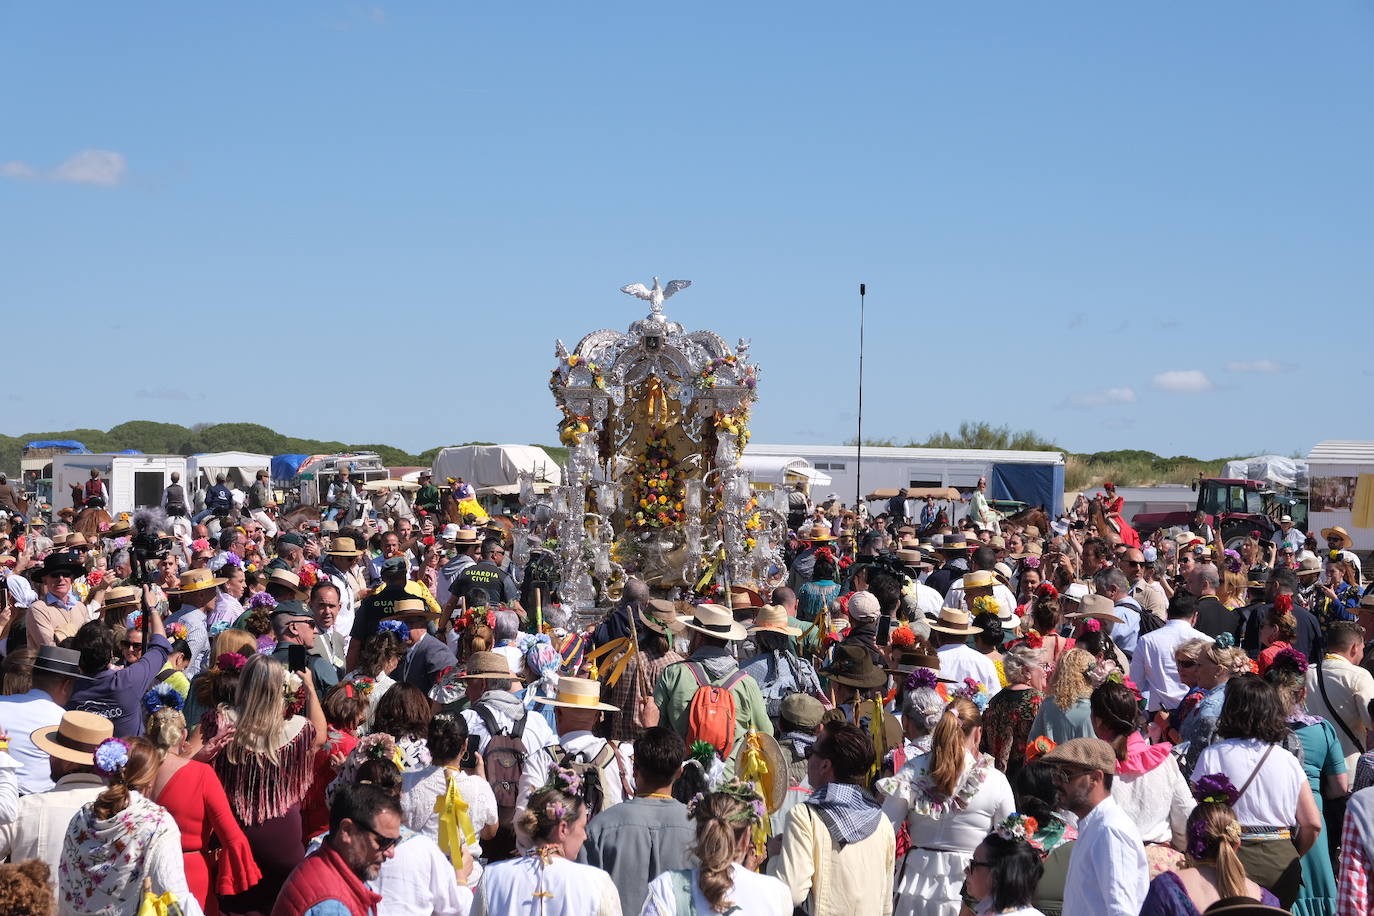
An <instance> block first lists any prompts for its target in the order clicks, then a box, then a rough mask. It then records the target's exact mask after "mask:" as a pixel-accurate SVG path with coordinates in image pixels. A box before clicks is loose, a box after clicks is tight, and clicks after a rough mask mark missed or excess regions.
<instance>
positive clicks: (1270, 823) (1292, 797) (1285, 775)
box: [1079, 738, 1308, 839]
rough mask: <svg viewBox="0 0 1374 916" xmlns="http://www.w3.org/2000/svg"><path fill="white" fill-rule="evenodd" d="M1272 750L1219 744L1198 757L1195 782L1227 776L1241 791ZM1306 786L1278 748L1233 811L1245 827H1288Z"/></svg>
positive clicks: (1241, 741)
mask: <svg viewBox="0 0 1374 916" xmlns="http://www.w3.org/2000/svg"><path fill="white" fill-rule="evenodd" d="M1269 747H1270V745H1268V744H1265V743H1264V742H1263V741H1257V740H1255V739H1253V738H1227V739H1225V740H1224V741H1217V742H1215V743H1213V744H1210V745H1208V746H1207V748H1206V749H1205V750H1203V752H1202V753H1201V754H1199V755H1198V758H1197V765H1196V766H1195V767H1193V775H1192V780H1193V782H1197V781H1198V780H1199V779H1201V778H1202V777H1203V776H1207V775H1209V774H1211V773H1225V774H1226V775H1227V776H1228V777H1230V780H1231V783H1232V784H1233V785H1234V786H1235V787H1236V788H1237V789H1239V788H1240V787H1241V786H1243V785H1245V781H1246V780H1247V779H1249V778H1250V774H1251V773H1254V772H1255V768H1256V767H1257V766H1259V762H1260V758H1261V757H1263V756H1264V752H1265V751H1267V750H1269ZM1307 784H1308V783H1307V776H1306V775H1305V774H1304V773H1303V769H1302V764H1301V763H1299V762H1298V758H1297V757H1294V756H1293V755H1292V753H1290V752H1289V751H1286V750H1284V749H1283V748H1282V747H1278V746H1275V747H1274V750H1273V751H1272V752H1271V753H1270V754H1269V756H1268V758H1266V759H1265V761H1264V766H1263V767H1262V768H1261V769H1260V771H1259V775H1258V776H1256V777H1255V778H1254V780H1253V781H1252V782H1251V783H1250V787H1249V788H1247V789H1246V790H1245V794H1244V795H1242V796H1241V797H1240V798H1239V799H1237V800H1236V803H1235V804H1234V805H1232V806H1231V808H1232V810H1234V811H1235V812H1236V820H1238V821H1240V825H1241V826H1242V827H1289V826H1292V824H1293V822H1294V820H1295V819H1296V817H1297V815H1296V812H1297V810H1298V796H1299V795H1301V794H1302V787H1303V786H1305V785H1307ZM1079 839H1082V837H1081V836H1080V837H1079Z"/></svg>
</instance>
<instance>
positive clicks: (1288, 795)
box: [1192, 738, 1308, 827]
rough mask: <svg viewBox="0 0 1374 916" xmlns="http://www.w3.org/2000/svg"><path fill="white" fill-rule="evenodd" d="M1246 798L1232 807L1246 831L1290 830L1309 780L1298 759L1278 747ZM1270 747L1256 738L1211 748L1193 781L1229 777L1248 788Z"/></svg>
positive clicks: (1201, 758)
mask: <svg viewBox="0 0 1374 916" xmlns="http://www.w3.org/2000/svg"><path fill="white" fill-rule="evenodd" d="M1273 747H1274V750H1273V752H1272V753H1270V754H1269V757H1268V758H1267V759H1265V761H1264V766H1263V767H1262V768H1261V769H1260V771H1259V774H1258V775H1257V776H1256V777H1255V779H1254V781H1252V782H1251V783H1250V787H1249V788H1248V789H1246V790H1245V794H1244V795H1242V796H1241V797H1240V798H1239V799H1237V801H1236V803H1235V804H1234V805H1232V806H1231V807H1232V808H1233V809H1234V810H1235V812H1236V820H1238V821H1240V824H1241V826H1242V827H1289V826H1291V825H1292V824H1293V823H1294V820H1295V818H1296V814H1295V813H1294V812H1296V811H1297V810H1298V797H1299V796H1300V795H1301V794H1302V788H1303V786H1305V785H1307V784H1308V783H1307V776H1306V775H1305V774H1304V773H1303V770H1302V764H1301V763H1299V762H1298V758H1297V757H1294V756H1293V754H1292V753H1291V752H1289V751H1287V750H1284V748H1282V747H1279V746H1277V745H1275V746H1273ZM1269 748H1270V745H1268V744H1265V743H1264V742H1263V741H1256V740H1255V739H1253V738H1227V739H1226V740H1224V741H1217V742H1215V743H1214V744H1211V745H1209V746H1208V747H1207V748H1206V749H1205V750H1204V751H1203V752H1202V753H1201V754H1200V755H1198V758H1197V766H1196V767H1195V768H1194V769H1193V776H1192V781H1193V782H1194V784H1196V783H1197V782H1198V781H1199V780H1200V779H1202V777H1204V776H1209V775H1211V774H1213V773H1225V774H1226V776H1227V777H1228V778H1229V779H1230V780H1231V782H1232V783H1233V784H1234V785H1235V787H1236V788H1237V789H1239V788H1241V787H1242V786H1244V785H1245V781H1246V780H1247V779H1249V778H1250V774H1251V773H1254V772H1255V768H1256V767H1257V766H1259V762H1260V758H1261V757H1264V752H1265V751H1267V750H1269Z"/></svg>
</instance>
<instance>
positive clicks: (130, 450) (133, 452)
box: [115, 448, 143, 455]
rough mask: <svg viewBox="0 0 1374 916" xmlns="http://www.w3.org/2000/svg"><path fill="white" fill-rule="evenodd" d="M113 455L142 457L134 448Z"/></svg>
mask: <svg viewBox="0 0 1374 916" xmlns="http://www.w3.org/2000/svg"><path fill="white" fill-rule="evenodd" d="M115 454H116V455H142V454H143V453H142V452H140V451H139V450H138V449H136V448H126V449H123V450H122V451H118V452H115Z"/></svg>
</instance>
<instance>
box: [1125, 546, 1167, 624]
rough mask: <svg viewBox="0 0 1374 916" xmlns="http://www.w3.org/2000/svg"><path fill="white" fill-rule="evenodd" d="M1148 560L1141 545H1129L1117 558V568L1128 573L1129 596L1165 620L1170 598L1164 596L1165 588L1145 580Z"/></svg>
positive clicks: (1127, 592) (1127, 591)
mask: <svg viewBox="0 0 1374 916" xmlns="http://www.w3.org/2000/svg"><path fill="white" fill-rule="evenodd" d="M1146 562H1147V561H1146V559H1145V552H1144V551H1143V550H1141V549H1140V548H1139V547H1127V548H1126V549H1125V550H1124V551H1123V552H1122V553H1121V554H1119V555H1118V556H1117V558H1116V565H1117V568H1118V569H1120V570H1121V571H1122V572H1123V573H1125V574H1126V581H1127V582H1128V583H1129V584H1130V588H1128V589H1127V590H1126V595H1127V597H1130V598H1134V599H1135V602H1136V604H1139V605H1140V606H1141V607H1142V608H1144V609H1145V610H1147V611H1149V612H1150V613H1151V614H1154V615H1155V616H1156V617H1158V618H1159V619H1160V620H1164V619H1165V617H1166V616H1167V614H1168V611H1169V599H1168V598H1166V597H1165V596H1164V589H1163V588H1161V587H1159V586H1158V585H1156V584H1155V583H1153V582H1147V581H1146V580H1145V563H1146Z"/></svg>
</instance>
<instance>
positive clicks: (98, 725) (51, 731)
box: [29, 710, 114, 765]
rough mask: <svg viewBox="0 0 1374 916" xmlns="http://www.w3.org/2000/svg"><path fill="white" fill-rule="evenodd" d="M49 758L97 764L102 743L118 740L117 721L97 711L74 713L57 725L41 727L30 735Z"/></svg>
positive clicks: (64, 717) (65, 715)
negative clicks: (99, 714)
mask: <svg viewBox="0 0 1374 916" xmlns="http://www.w3.org/2000/svg"><path fill="white" fill-rule="evenodd" d="M29 737H30V738H31V740H32V741H33V743H34V746H35V747H37V748H38V749H39V750H40V751H42V752H43V753H45V754H47V755H48V756H49V757H56V758H57V759H58V760H66V761H69V762H70V763H84V764H87V765H90V764H93V763H95V749H96V748H97V747H99V746H100V742H102V741H104V740H106V739H107V738H113V737H114V722H113V721H112V720H110V719H107V718H105V717H104V716H97V715H96V714H95V713H93V712H78V711H75V710H73V711H70V712H64V713H63V714H62V721H60V722H58V723H57V724H56V725H49V726H47V727H46V728H40V729H38V730H37V731H35V732H34V733H33V734H32V735H30V736H29Z"/></svg>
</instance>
